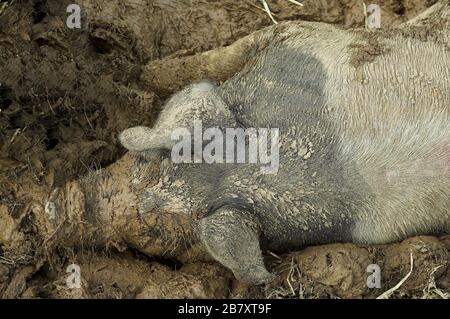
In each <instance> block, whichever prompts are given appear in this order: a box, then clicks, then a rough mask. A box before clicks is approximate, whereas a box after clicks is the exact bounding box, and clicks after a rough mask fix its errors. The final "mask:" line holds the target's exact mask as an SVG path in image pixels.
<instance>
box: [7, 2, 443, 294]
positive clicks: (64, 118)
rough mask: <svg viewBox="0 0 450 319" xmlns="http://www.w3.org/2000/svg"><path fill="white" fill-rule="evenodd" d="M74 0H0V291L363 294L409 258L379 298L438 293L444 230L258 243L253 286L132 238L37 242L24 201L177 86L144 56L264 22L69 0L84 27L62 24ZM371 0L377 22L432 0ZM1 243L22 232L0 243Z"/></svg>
mask: <svg viewBox="0 0 450 319" xmlns="http://www.w3.org/2000/svg"><path fill="white" fill-rule="evenodd" d="M72 2H73V1H71V0H70V1H66V0H64V1H61V0H22V1H21V0H15V1H13V0H9V1H4V0H2V1H0V296H1V297H3V298H85V297H89V298H170V297H175V298H186V297H188V298H226V297H228V298H232V297H246V298H257V297H263V298H265V297H267V298H375V297H377V296H380V295H381V294H382V293H383V292H385V291H387V290H388V289H390V288H392V287H394V286H395V285H396V284H397V283H398V282H399V281H400V280H401V279H402V278H404V277H405V276H407V275H408V273H409V272H410V269H411V260H413V267H412V272H411V274H410V275H409V277H408V278H407V279H406V281H405V282H404V283H403V284H402V285H401V286H400V287H399V288H398V289H396V290H395V291H394V292H393V293H392V294H389V297H390V298H445V297H446V298H448V296H449V292H450V268H449V260H450V258H449V254H450V252H449V251H450V237H449V236H447V237H443V238H435V237H426V236H423V237H416V238H411V239H408V240H405V241H403V242H402V243H395V244H392V245H383V246H370V247H358V246H355V245H352V244H335V245H324V246H319V247H309V248H306V249H304V250H302V251H299V252H293V253H290V254H286V255H282V256H276V255H274V254H270V253H268V254H267V255H266V258H267V264H268V266H269V267H270V268H271V270H272V271H274V272H277V273H278V274H279V276H278V279H277V280H275V282H273V283H271V284H269V285H267V286H258V287H249V286H246V285H243V284H241V283H239V282H237V281H236V280H235V279H234V278H233V276H232V274H231V273H230V272H229V271H228V270H226V269H224V268H223V267H222V266H220V265H219V264H217V263H215V262H213V261H204V260H202V261H198V262H195V261H193V262H189V263H182V262H180V261H177V260H170V259H161V258H157V257H154V256H146V255H143V254H141V253H140V252H138V251H137V250H135V249H133V248H130V247H107V248H104V247H103V248H102V247H95V248H92V247H83V245H81V246H80V247H81V248H80V247H77V248H74V247H58V248H57V249H54V250H47V249H41V248H42V247H44V246H45V242H42V240H41V239H39V238H37V236H36V226H35V225H34V218H33V216H32V214H30V209H29V208H30V206H32V205H33V203H34V202H36V201H38V202H39V201H41V200H42V198H46V197H48V195H49V193H50V191H51V190H52V189H54V188H55V187H57V186H61V185H63V184H64V183H66V182H68V181H71V180H75V179H77V178H79V177H81V176H85V175H86V174H88V173H89V172H91V171H93V170H97V169H99V168H103V167H107V166H108V165H110V164H112V163H114V162H115V161H116V160H118V159H119V158H121V157H122V156H123V155H124V153H125V150H124V149H123V148H122V147H120V145H119V143H118V141H117V134H118V133H119V132H120V131H121V130H123V129H125V128H128V127H130V126H134V125H151V123H152V121H153V120H154V119H155V116H156V115H157V114H158V111H159V110H160V108H161V105H162V103H163V102H164V100H165V99H166V98H167V97H168V96H169V95H170V94H171V93H173V91H174V90H176V89H178V83H180V79H179V78H177V74H176V72H172V73H171V72H167V73H164V74H162V73H158V72H156V71H155V70H157V69H155V68H148V67H145V66H146V65H148V64H149V63H152V62H154V61H157V60H161V59H170V58H176V57H180V56H188V55H195V54H196V53H199V52H203V51H206V50H210V49H213V48H216V47H220V46H225V45H228V44H230V43H232V42H234V41H235V40H237V39H239V38H241V37H243V36H245V35H247V34H249V33H251V32H253V31H255V30H258V29H261V28H263V27H265V26H268V25H270V24H271V23H272V22H271V20H270V19H269V17H268V16H267V14H266V13H265V12H264V11H263V10H262V5H261V3H260V2H259V1H257V0H242V1H235V0H197V1H194V0H173V1H166V0H135V1H125V0H118V1H106V0H79V1H77V3H78V4H80V5H81V8H82V16H83V19H82V28H81V29H80V30H76V29H75V30H71V29H69V28H67V27H66V25H65V20H66V17H67V13H66V8H67V6H68V4H70V3H72ZM372 2H374V3H378V4H380V5H381V7H382V17H383V20H382V21H383V27H384V28H387V27H388V26H392V25H397V24H399V23H402V22H404V21H406V20H408V19H410V18H412V17H414V16H416V15H417V14H418V13H420V12H422V11H423V10H425V9H426V8H427V7H430V6H431V5H432V4H434V3H435V2H436V1H433V0H384V1H375V0H374V1H372ZM268 3H269V5H270V7H271V9H272V11H273V13H274V17H275V18H276V19H277V20H278V21H284V20H296V19H299V20H308V21H322V22H326V23H332V24H336V25H339V26H341V27H343V28H360V27H362V26H363V25H364V14H363V6H362V1H359V0H330V1H317V0H305V1H304V2H303V3H304V7H299V6H295V5H292V4H289V3H288V2H287V1H284V0H272V1H268ZM379 32H383V31H379ZM196 72H197V71H196V70H195V69H193V70H192V74H191V75H190V76H191V77H192V80H194V79H196V78H197V77H199V76H200V75H199V74H196ZM189 79H190V78H189ZM189 79H187V80H189ZM185 80H186V79H183V81H185ZM155 83H156V85H155ZM19 239H20V240H19ZM12 242H20V243H21V244H20V245H16V246H15V247H12V248H11V247H10V246H8V244H9V243H12ZM72 263H75V264H78V265H79V266H80V269H81V274H82V277H81V278H82V286H81V288H80V289H68V287H67V285H66V279H67V277H68V276H69V274H68V273H66V268H67V266H68V265H70V264H72ZM370 264H377V265H379V266H380V269H381V287H380V288H373V289H370V288H368V286H367V284H366V281H367V277H368V276H369V275H370V273H368V272H367V271H366V268H367V266H368V265H370Z"/></svg>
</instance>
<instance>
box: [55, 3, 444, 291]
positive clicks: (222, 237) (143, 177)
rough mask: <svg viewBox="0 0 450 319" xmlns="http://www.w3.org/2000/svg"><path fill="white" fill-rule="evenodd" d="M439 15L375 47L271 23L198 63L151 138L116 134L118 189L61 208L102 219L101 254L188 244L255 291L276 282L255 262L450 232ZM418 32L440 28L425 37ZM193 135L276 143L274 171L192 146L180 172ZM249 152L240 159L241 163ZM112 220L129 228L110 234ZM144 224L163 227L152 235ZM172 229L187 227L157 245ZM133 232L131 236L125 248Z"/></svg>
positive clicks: (91, 191)
mask: <svg viewBox="0 0 450 319" xmlns="http://www.w3.org/2000/svg"><path fill="white" fill-rule="evenodd" d="M449 13H450V4H449V2H448V1H440V2H438V3H437V4H436V5H435V7H433V8H432V9H430V10H429V11H428V12H426V13H425V14H424V15H423V16H422V17H419V18H417V19H415V20H414V21H412V22H410V23H409V24H405V25H402V26H401V27H400V28H399V29H394V30H389V31H386V32H384V33H378V32H375V33H368V32H366V31H364V30H342V29H339V28H336V27H334V26H332V25H327V24H322V23H312V22H289V23H281V24H278V25H276V26H271V27H269V28H266V29H264V30H262V31H259V32H257V33H255V34H252V35H250V36H248V37H246V38H244V39H242V40H239V41H238V42H236V43H235V44H233V45H231V46H230V47H227V48H220V49H217V50H215V51H211V52H207V53H204V54H202V55H200V56H198V57H196V59H197V61H202V62H199V65H200V66H199V67H205V66H206V67H205V68H206V69H205V70H206V71H205V72H200V73H201V75H202V76H204V78H205V79H203V80H202V81H199V82H195V81H194V83H191V84H189V85H187V86H186V87H185V88H184V89H182V90H180V91H179V92H178V93H175V94H174V95H173V96H172V97H170V98H169V99H168V101H167V102H166V104H165V106H164V108H163V110H162V112H161V114H160V116H159V118H158V120H157V121H156V123H155V125H154V126H153V127H151V128H149V127H141V126H138V127H132V128H129V129H127V130H125V131H123V132H122V133H121V134H120V135H119V140H120V142H121V143H122V145H123V146H124V147H126V148H127V149H128V150H129V151H130V152H129V154H128V155H126V157H125V158H124V160H123V161H122V162H121V164H117V165H119V166H120V165H121V166H123V167H125V168H126V173H122V175H120V176H121V177H122V178H125V177H126V178H127V179H128V180H129V187H128V186H123V185H122V186H119V184H118V183H120V180H119V181H116V182H114V181H113V180H111V177H110V176H109V175H108V174H106V175H105V174H103V175H101V178H99V177H97V178H95V181H94V182H92V180H86V179H85V180H83V181H80V182H79V183H78V184H76V185H75V184H73V185H72V186H71V187H72V188H73V187H75V186H76V187H75V188H77V189H80V191H79V192H77V193H79V194H85V195H84V197H83V198H79V197H80V196H81V195H78V197H77V199H72V201H73V202H80V201H81V202H83V203H88V204H83V205H78V206H82V207H81V208H79V209H81V210H83V211H84V210H89V211H91V213H89V214H87V216H90V217H89V218H88V220H90V221H93V222H94V220H95V218H93V217H92V216H91V215H90V214H94V212H96V211H97V214H98V215H99V216H101V220H102V222H103V223H104V224H105V225H106V224H108V225H113V226H114V227H111V228H112V229H114V231H110V232H109V233H108V236H110V237H109V239H110V238H112V237H114V236H115V235H113V234H117V233H121V238H125V240H124V241H125V242H127V243H128V244H130V245H132V246H134V247H138V249H140V250H143V251H145V252H146V253H148V254H151V253H152V250H151V249H150V248H148V247H150V246H151V244H150V242H151V240H150V238H159V240H161V241H168V242H170V245H169V246H171V247H172V248H171V249H177V247H179V246H186V247H187V246H190V245H194V244H195V243H199V244H200V246H201V247H202V248H203V249H205V250H206V251H207V252H208V253H209V254H210V255H211V256H212V257H213V258H214V259H215V260H217V261H218V262H220V263H221V264H222V265H224V266H225V267H227V268H229V269H230V270H231V271H232V272H233V274H234V275H235V276H236V278H237V279H239V280H241V281H244V282H247V283H250V284H262V283H267V282H269V281H271V280H272V279H273V277H274V275H273V274H271V273H270V272H269V271H268V270H267V268H266V266H265V264H264V260H263V251H267V250H269V251H273V252H287V251H290V250H296V249H300V248H302V247H305V246H308V245H317V244H324V243H335V242H353V243H356V244H383V243H390V242H395V241H399V240H401V239H404V238H407V237H410V236H414V235H421V234H435V235H439V234H444V233H450V169H449V165H450V134H449V132H450V74H449V70H450V69H449V65H450V52H449V43H450V40H449V39H450V32H449V28H450V24H449V20H448V17H449V15H450V14H449ZM429 21H439V23H438V24H437V25H440V26H442V29H430V28H429V27H427V23H428V22H429ZM432 25H434V24H432ZM421 28H422V29H421ZM418 30H422V31H423V30H427V32H428V35H429V38H427V39H423V38H421V37H420V36H418V35H417V34H419V32H418ZM202 59H203V60H202ZM208 75H210V76H208ZM161 77H164V74H161ZM180 78H181V76H180ZM218 79H220V80H222V79H223V80H224V81H223V83H216V82H215V81H216V80H218ZM196 122H201V123H202V125H203V128H204V129H205V130H203V133H205V132H206V129H208V128H216V129H217V130H218V131H216V132H224V131H225V130H226V129H227V128H234V129H239V128H240V129H242V130H246V129H251V128H254V129H256V131H258V129H263V128H273V129H277V130H278V132H279V136H278V137H277V139H276V143H275V145H276V146H277V148H275V149H274V148H272V149H271V151H272V152H278V154H279V156H278V163H277V170H275V171H272V172H267V171H266V172H265V171H264V170H261V168H262V166H264V163H260V162H258V163H250V162H245V161H244V162H242V163H237V162H233V163H231V162H223V163H218V162H213V163H206V162H205V161H204V160H202V157H203V156H204V152H203V151H204V149H205V148H206V147H207V143H206V142H205V141H204V140H202V141H201V145H200V146H201V151H200V152H199V151H198V148H197V149H196V147H194V145H193V144H195V143H196V141H195V140H191V139H189V140H188V144H189V143H192V145H191V146H192V148H189V151H190V152H191V154H189V155H190V156H191V158H192V161H191V162H179V161H174V160H173V156H174V151H173V150H174V148H176V147H177V145H178V143H179V142H180V140H179V139H177V138H176V137H177V136H176V135H177V134H174V132H177V131H179V129H182V131H183V132H184V134H185V136H184V137H186V136H187V138H191V137H192V134H194V135H195V123H196ZM244 132H246V131H244ZM224 136H226V134H224ZM174 137H175V138H174ZM178 137H180V136H178ZM247 137H248V138H247V140H246V141H245V142H244V143H243V144H242V145H241V146H242V147H243V148H244V150H246V151H248V152H247V155H249V151H250V146H251V143H250V142H249V141H250V137H249V136H247ZM233 138H234V137H233ZM234 150H235V153H233V155H236V154H237V152H238V148H236V149H234ZM259 151H260V150H259ZM272 152H270V154H272ZM268 153H269V152H268ZM266 155H267V154H266ZM273 159H275V158H273ZM124 163H125V164H124ZM130 163H131V164H130ZM74 185H75V186H74ZM111 188H114V189H115V191H114V192H111V191H110V189H111ZM107 190H109V191H107ZM72 193H73V192H72ZM67 194H71V191H70V189H69V188H68V186H67V187H66V190H65V191H64V192H63V195H57V194H56V195H54V196H53V197H52V199H51V200H50V201H49V203H47V205H46V210H48V212H47V213H48V214H50V215H51V216H58V215H60V213H58V210H61V208H60V207H62V204H59V205H58V204H55V202H59V203H63V202H67V201H64V200H63V199H61V198H62V197H64V198H67V197H69V196H68V195H67ZM99 194H100V195H99ZM117 194H122V195H121V197H119V195H117ZM123 194H125V195H123ZM61 196H62V197H61ZM58 198H59V199H58ZM78 206H77V207H78ZM124 206H128V210H129V211H133V214H130V213H125V212H126V211H127V209H125V208H124ZM58 207H59V208H58ZM47 208H48V209H47ZM119 208H120V209H119ZM107 209H109V210H110V211H113V215H112V217H110V215H108V214H111V213H108V212H107ZM84 214H86V213H84ZM120 214H124V215H126V214H128V215H126V216H129V217H130V219H129V220H125V219H123V221H122V222H121V223H120V224H117V223H116V224H115V223H113V222H111V220H116V219H117V216H119V215H120ZM168 216H169V217H168ZM149 220H163V221H164V224H165V225H166V226H164V225H163V226H160V227H158V228H157V231H156V233H157V234H156V235H155V229H153V228H152V227H151V226H150V224H149V223H148V221H149ZM143 221H145V225H144V222H143ZM178 222H180V223H184V224H183V225H188V226H189V227H186V228H185V227H184V226H183V227H180V228H176V227H172V228H173V229H178V230H179V231H180V233H178V234H173V233H172V234H171V235H168V233H167V232H165V229H166V228H170V227H171V226H168V225H173V224H177V223H178ZM136 223H140V225H141V226H140V231H138V232H133V233H132V234H131V233H127V232H131V229H132V228H133V226H132V225H134V224H136ZM55 224H57V223H55ZM165 227H166V228H165ZM187 228H191V229H192V231H186V229H187ZM108 229H110V228H108ZM100 235H101V231H100V232H99V233H98V234H97V236H100ZM104 236H106V235H104ZM152 236H154V237H152ZM74 238H75V237H74ZM104 241H105V242H106V241H107V240H106V239H105V240H104Z"/></svg>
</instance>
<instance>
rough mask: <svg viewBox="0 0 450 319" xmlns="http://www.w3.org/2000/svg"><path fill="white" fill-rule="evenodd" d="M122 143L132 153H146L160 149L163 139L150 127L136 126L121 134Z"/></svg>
mask: <svg viewBox="0 0 450 319" xmlns="http://www.w3.org/2000/svg"><path fill="white" fill-rule="evenodd" d="M119 141H120V143H121V144H122V145H123V146H124V147H125V148H127V149H128V150H130V151H134V152H144V151H147V150H150V149H154V148H159V147H160V146H161V145H160V144H161V142H162V141H161V138H160V137H158V136H157V134H155V132H153V130H152V129H151V128H149V127H145V126H135V127H132V128H129V129H126V130H125V131H123V132H122V133H120V134H119Z"/></svg>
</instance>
